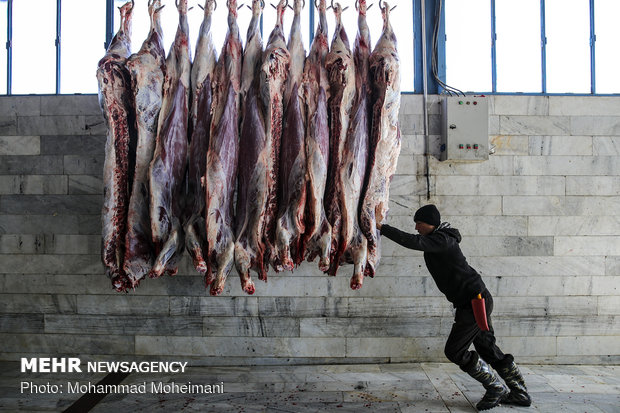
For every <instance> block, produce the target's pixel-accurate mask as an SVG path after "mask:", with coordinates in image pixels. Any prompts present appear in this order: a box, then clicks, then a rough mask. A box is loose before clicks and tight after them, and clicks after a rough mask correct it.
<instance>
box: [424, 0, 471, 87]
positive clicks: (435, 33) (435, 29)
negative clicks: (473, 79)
mask: <svg viewBox="0 0 620 413" xmlns="http://www.w3.org/2000/svg"><path fill="white" fill-rule="evenodd" d="M442 5H443V0H437V2H436V3H435V22H434V27H433V40H432V41H433V50H432V53H431V69H432V72H433V77H434V78H435V81H436V82H437V83H438V84H439V85H440V86H441V87H442V88H443V89H444V91H445V92H446V93H447V94H449V95H450V96H453V94H456V95H457V96H458V95H459V94H461V95H463V96H465V93H464V92H462V91H461V90H459V89H457V88H455V87H452V86H450V85H448V84H447V83H445V82H444V81H442V80H441V79H440V78H439V75H438V70H437V55H438V52H437V47H438V46H437V40H438V39H437V38H438V33H439V24H440V22H441V9H442Z"/></svg>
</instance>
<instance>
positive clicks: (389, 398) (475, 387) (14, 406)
mask: <svg viewBox="0 0 620 413" xmlns="http://www.w3.org/2000/svg"><path fill="white" fill-rule="evenodd" d="M0 370H1V374H0V410H3V411H7V410H8V411H63V410H65V409H67V408H70V407H71V406H72V405H73V406H74V407H73V410H69V411H89V410H88V409H86V408H84V407H82V408H79V409H76V407H75V406H76V404H74V403H76V401H78V399H80V398H82V396H84V395H83V394H80V393H78V394H67V393H66V391H65V392H63V393H62V394H28V392H25V393H20V384H21V382H22V381H23V380H24V374H22V373H19V365H18V364H17V363H9V362H5V363H0ZM521 371H522V372H523V374H524V376H525V380H526V382H527V385H528V388H529V391H530V394H531V395H532V399H533V404H532V406H531V407H530V408H523V407H509V406H501V407H498V408H496V409H494V410H493V412H498V413H499V412H554V413H555V412H588V413H596V412H606V413H611V412H620V366H549V365H523V366H521ZM27 377H28V380H29V381H30V382H33V383H35V384H37V385H41V384H46V383H50V384H59V385H60V384H63V385H64V386H65V388H66V386H67V381H71V382H75V381H79V382H80V383H82V384H84V383H87V382H91V383H93V384H96V383H97V382H98V381H99V380H101V379H102V378H103V375H102V374H98V375H90V376H89V375H87V374H82V375H81V376H80V377H77V378H76V376H75V374H73V375H70V374H65V375H61V374H48V375H43V374H39V375H35V374H30V375H28V376H27ZM144 382H146V383H147V386H146V388H147V393H145V394H126V393H112V394H108V395H106V396H105V397H103V398H102V399H101V400H100V401H98V402H92V400H91V404H93V405H94V407H92V409H91V410H90V411H93V412H153V411H162V412H177V411H196V412H265V411H273V412H319V411H320V412H360V411H369V412H377V411H379V412H383V411H386V412H475V411H476V409H475V407H474V406H475V404H476V402H477V401H478V400H479V399H480V398H481V397H482V393H483V391H482V387H481V386H480V385H479V384H477V383H476V382H475V381H474V380H473V379H471V378H470V377H469V376H467V375H466V374H464V373H463V372H461V371H460V370H459V369H458V368H457V367H456V366H454V365H452V364H447V363H421V364H381V365H377V364H368V365H332V366H327V365H316V366H257V367H191V368H189V369H188V371H187V372H186V373H182V374H176V375H166V376H161V375H156V374H136V373H133V374H130V375H129V376H128V377H126V378H125V379H124V380H123V381H122V382H121V384H132V383H134V384H140V383H144ZM151 382H154V383H156V384H157V383H160V382H161V383H170V382H175V383H176V384H179V385H181V384H188V383H189V382H191V384H192V385H196V384H200V385H217V384H219V385H221V384H222V382H223V393H214V394H196V393H167V394H157V393H152V392H151V391H150V390H151V389H150V383H151ZM211 389H212V390H213V389H216V388H215V387H212V388H211ZM88 397H90V396H89V395H86V396H84V398H88ZM84 398H82V399H81V400H82V401H83V400H84ZM78 403H79V402H78ZM95 403H96V404H95Z"/></svg>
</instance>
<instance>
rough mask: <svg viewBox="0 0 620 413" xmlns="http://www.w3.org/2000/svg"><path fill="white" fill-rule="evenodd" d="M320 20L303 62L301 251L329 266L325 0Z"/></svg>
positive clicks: (322, 266)
mask: <svg viewBox="0 0 620 413" xmlns="http://www.w3.org/2000/svg"><path fill="white" fill-rule="evenodd" d="M318 11H319V24H318V27H317V31H316V33H315V35H314V39H313V40H312V45H311V46H310V53H309V55H308V58H307V59H306V63H305V65H304V74H303V79H302V102H303V110H304V112H305V113H306V119H307V123H306V142H305V147H306V162H307V168H306V170H307V192H306V212H305V214H304V215H305V220H304V221H305V231H304V235H303V238H302V240H303V241H302V243H303V246H305V253H304V255H305V256H306V257H307V259H308V260H309V261H312V260H313V259H314V258H315V257H317V256H318V257H319V269H320V270H321V271H327V270H328V268H329V254H330V250H331V234H332V229H331V225H330V224H329V222H328V221H327V215H326V213H325V206H324V202H323V200H324V194H325V187H326V182H327V169H328V160H329V125H328V120H327V99H328V94H329V82H328V80H327V71H326V70H325V57H326V56H327V53H328V49H329V46H328V42H327V17H326V15H325V0H319V4H318Z"/></svg>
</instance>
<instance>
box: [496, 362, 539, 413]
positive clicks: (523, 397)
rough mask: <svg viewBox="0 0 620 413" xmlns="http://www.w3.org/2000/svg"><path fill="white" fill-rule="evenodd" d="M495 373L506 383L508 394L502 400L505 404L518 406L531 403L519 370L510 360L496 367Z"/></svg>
mask: <svg viewBox="0 0 620 413" xmlns="http://www.w3.org/2000/svg"><path fill="white" fill-rule="evenodd" d="M496 370H497V374H499V375H500V377H501V378H502V379H504V381H505V382H506V384H507V385H508V388H509V389H510V394H509V395H508V397H507V398H506V399H505V400H504V403H507V404H517V405H519V406H526V407H528V406H530V405H531V404H532V398H531V397H530V395H529V394H527V387H525V380H523V376H522V375H521V372H520V371H519V367H517V365H516V364H515V362H514V361H512V362H511V363H510V364H507V365H506V366H503V367H501V368H498V369H496Z"/></svg>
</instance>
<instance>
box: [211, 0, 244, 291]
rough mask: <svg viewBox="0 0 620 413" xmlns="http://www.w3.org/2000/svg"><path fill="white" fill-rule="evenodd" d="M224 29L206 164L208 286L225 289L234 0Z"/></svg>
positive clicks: (233, 131) (235, 97)
mask: <svg viewBox="0 0 620 413" xmlns="http://www.w3.org/2000/svg"><path fill="white" fill-rule="evenodd" d="M227 4H228V33H227V34H226V39H225V40H224V46H223V48H222V53H221V55H220V59H219V61H218V64H217V67H216V74H215V77H214V82H215V83H214V86H215V87H214V96H213V97H214V99H213V118H212V120H211V137H210V139H209V149H208V151H207V166H206V217H205V218H206V232H207V257H206V261H207V273H206V280H205V283H206V285H209V284H210V285H211V289H210V293H211V294H212V295H217V294H220V293H221V292H222V291H223V290H224V285H225V283H226V277H227V276H228V273H229V272H230V269H231V267H232V264H233V262H234V234H233V224H234V222H233V219H234V217H233V195H234V191H235V182H236V178H237V161H238V159H237V158H238V154H239V142H238V140H239V101H240V97H239V92H240V89H241V61H242V47H241V39H240V37H239V27H238V26H237V2H236V0H229V1H228V3H227Z"/></svg>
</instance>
